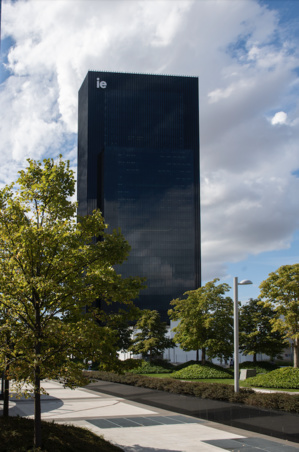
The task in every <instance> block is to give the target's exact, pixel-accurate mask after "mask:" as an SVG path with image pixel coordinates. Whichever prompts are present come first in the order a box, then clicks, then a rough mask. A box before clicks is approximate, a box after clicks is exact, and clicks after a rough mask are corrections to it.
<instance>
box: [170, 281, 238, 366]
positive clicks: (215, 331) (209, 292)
mask: <svg viewBox="0 0 299 452" xmlns="http://www.w3.org/2000/svg"><path fill="white" fill-rule="evenodd" d="M217 281H219V279H214V280H213V281H210V282H208V283H207V284H205V286H203V287H200V288H199V289H196V290H190V291H189V292H186V293H184V296H185V297H186V298H182V299H179V298H177V299H175V300H172V301H171V303H170V304H171V305H172V306H174V308H173V309H170V310H169V311H168V314H169V317H170V318H171V319H172V320H179V324H178V325H177V326H176V327H175V328H173V331H174V332H175V336H174V341H175V342H177V343H179V344H180V345H181V347H182V348H183V350H185V351H190V350H196V360H197V361H198V360H199V354H198V351H199V349H201V352H202V364H205V360H206V354H207V352H208V356H209V357H211V358H213V357H216V356H219V357H220V358H224V359H228V358H229V357H230V356H231V354H232V350H233V345H232V342H233V341H232V334H233V327H232V324H233V320H232V315H233V301H232V299H231V298H230V297H224V294H225V292H227V291H228V290H229V289H230V287H229V286H228V284H218V285H216V283H217Z"/></svg>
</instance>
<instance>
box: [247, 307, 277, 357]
mask: <svg viewBox="0 0 299 452" xmlns="http://www.w3.org/2000/svg"><path fill="white" fill-rule="evenodd" d="M276 319H277V313H276V312H275V311H274V310H273V309H272V308H271V307H270V306H265V305H264V304H261V303H260V301H259V300H253V299H250V300H249V303H248V304H245V305H243V306H242V307H241V308H240V341H239V342H240V350H241V351H242V352H243V353H244V354H245V355H253V362H256V355H257V354H258V353H265V354H266V355H268V356H270V357H271V359H274V358H275V357H276V356H278V355H280V354H281V353H282V351H283V349H284V348H285V347H286V344H285V341H284V339H283V335H282V333H281V332H280V331H272V323H273V321H275V320H276Z"/></svg>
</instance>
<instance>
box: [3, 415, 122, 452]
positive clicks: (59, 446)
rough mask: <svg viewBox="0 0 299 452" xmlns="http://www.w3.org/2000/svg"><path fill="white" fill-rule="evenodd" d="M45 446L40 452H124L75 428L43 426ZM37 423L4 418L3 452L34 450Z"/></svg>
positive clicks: (15, 418)
mask: <svg viewBox="0 0 299 452" xmlns="http://www.w3.org/2000/svg"><path fill="white" fill-rule="evenodd" d="M42 435H43V447H42V449H38V451H39V452H82V451H92V452H120V451H122V449H120V448H119V447H116V446H113V445H112V444H110V443H108V442H107V441H105V440H104V439H103V438H102V437H100V436H97V435H95V434H94V433H92V432H90V431H89V430H87V429H83V428H79V427H73V426H71V425H62V424H55V423H50V422H43V423H42ZM34 450H36V449H34V448H33V420H32V419H25V418H22V417H8V418H3V417H0V452H4V451H5V452H23V451H24V452H25V451H34Z"/></svg>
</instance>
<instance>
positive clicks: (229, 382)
mask: <svg viewBox="0 0 299 452" xmlns="http://www.w3.org/2000/svg"><path fill="white" fill-rule="evenodd" d="M146 376H147V377H155V378H171V374H146ZM185 381H198V382H202V383H219V384H226V385H233V384H234V379H232V378H227V379H225V378H224V379H223V378H221V379H220V378H217V379H216V378H202V379H197V380H185ZM239 386H240V387H241V388H250V387H251V386H249V385H248V384H247V383H246V380H244V381H242V380H239ZM258 389H265V390H268V389H269V390H272V391H273V390H275V391H279V392H299V390H298V389H285V388H258Z"/></svg>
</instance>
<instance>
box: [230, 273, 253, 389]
mask: <svg viewBox="0 0 299 452" xmlns="http://www.w3.org/2000/svg"><path fill="white" fill-rule="evenodd" d="M247 284H252V282H251V281H249V279H244V280H243V281H241V282H239V283H238V277H237V276H236V277H235V278H234V387H235V392H239V302H238V286H245V285H247Z"/></svg>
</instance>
